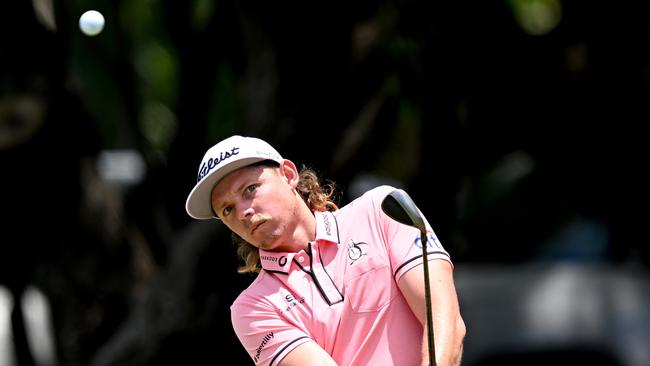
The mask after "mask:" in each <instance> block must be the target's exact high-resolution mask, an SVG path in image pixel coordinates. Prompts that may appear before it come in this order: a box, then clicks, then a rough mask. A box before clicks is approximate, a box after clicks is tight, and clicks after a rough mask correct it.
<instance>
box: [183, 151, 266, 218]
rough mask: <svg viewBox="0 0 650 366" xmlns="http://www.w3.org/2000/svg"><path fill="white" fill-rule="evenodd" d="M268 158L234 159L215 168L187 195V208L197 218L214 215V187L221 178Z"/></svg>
mask: <svg viewBox="0 0 650 366" xmlns="http://www.w3.org/2000/svg"><path fill="white" fill-rule="evenodd" d="M262 160H267V159H266V158H261V157H258V156H255V157H250V158H243V159H239V160H235V161H232V162H230V163H228V164H226V165H224V166H222V167H220V168H219V169H216V170H214V171H213V172H212V173H210V174H208V175H207V176H206V177H204V178H203V179H201V181H200V182H198V183H197V184H196V186H194V189H192V191H191V192H190V194H189V196H187V201H186V202H185V210H186V211H187V213H188V214H189V215H190V216H192V217H193V218H195V219H199V220H205V219H211V218H213V217H215V216H214V212H213V211H212V189H213V188H214V186H215V185H217V183H219V181H220V180H221V179H223V178H224V177H225V176H226V175H228V174H230V173H232V172H233V171H235V170H237V169H239V168H243V167H245V166H247V165H251V164H255V163H257V162H259V161H262Z"/></svg>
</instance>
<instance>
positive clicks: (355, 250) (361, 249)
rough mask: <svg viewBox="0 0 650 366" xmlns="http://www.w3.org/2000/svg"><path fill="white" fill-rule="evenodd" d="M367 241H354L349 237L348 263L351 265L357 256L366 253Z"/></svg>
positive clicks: (359, 256)
mask: <svg viewBox="0 0 650 366" xmlns="http://www.w3.org/2000/svg"><path fill="white" fill-rule="evenodd" d="M366 245H368V243H364V242H362V241H360V242H358V243H355V242H354V240H352V239H350V243H349V244H348V258H350V265H353V264H354V262H356V261H357V260H358V259H359V258H361V257H363V256H364V255H366V251H367V248H368V247H366Z"/></svg>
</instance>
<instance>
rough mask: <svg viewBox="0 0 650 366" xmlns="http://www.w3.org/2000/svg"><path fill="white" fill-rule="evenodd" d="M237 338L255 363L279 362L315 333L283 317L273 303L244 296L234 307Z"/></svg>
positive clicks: (232, 311)
mask: <svg viewBox="0 0 650 366" xmlns="http://www.w3.org/2000/svg"><path fill="white" fill-rule="evenodd" d="M230 314H231V322H232V325H233V329H234V331H235V334H236V335H237V338H238V339H239V341H240V342H241V344H242V345H243V346H244V348H245V349H246V351H247V352H248V354H249V356H250V357H251V359H252V360H253V362H254V363H255V365H277V364H278V363H279V362H280V361H281V360H282V358H284V357H285V356H286V355H287V354H288V353H289V352H291V351H292V350H293V349H294V348H296V347H297V346H299V345H301V344H303V343H305V342H311V341H312V339H311V337H310V336H309V335H308V334H307V333H306V332H305V331H304V330H303V329H300V328H299V327H297V326H295V325H292V324H291V323H290V322H288V321H287V319H285V318H283V317H282V316H281V315H280V314H279V313H278V312H277V311H276V310H275V308H274V307H273V306H272V305H271V304H270V303H265V302H264V301H263V300H260V299H259V298H256V299H252V298H250V297H249V296H240V297H239V298H238V299H237V300H236V301H235V302H234V303H233V304H232V306H231V307H230Z"/></svg>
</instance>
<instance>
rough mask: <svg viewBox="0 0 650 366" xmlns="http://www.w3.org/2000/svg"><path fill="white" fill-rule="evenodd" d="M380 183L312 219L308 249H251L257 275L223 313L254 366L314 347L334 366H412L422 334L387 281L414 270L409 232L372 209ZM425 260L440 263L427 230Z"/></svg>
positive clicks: (414, 244) (382, 190)
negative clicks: (228, 314) (335, 365)
mask: <svg viewBox="0 0 650 366" xmlns="http://www.w3.org/2000/svg"><path fill="white" fill-rule="evenodd" d="M393 189H394V188H392V187H389V186H380V187H377V188H374V189H372V190H370V191H368V192H367V193H365V194H364V195H363V196H361V197H359V198H357V199H356V200H354V201H352V202H351V203H349V204H348V205H346V206H345V207H343V208H341V209H339V210H337V211H334V212H316V213H315V216H316V240H314V241H313V242H310V243H309V250H306V251H300V252H298V253H275V252H268V251H264V250H260V259H261V263H262V267H263V270H262V271H260V273H259V275H258V276H257V278H256V279H255V280H254V281H253V283H251V285H250V286H249V287H248V288H247V289H245V290H244V291H243V292H242V293H241V294H240V295H239V296H238V297H237V299H236V300H235V301H234V303H233V304H232V306H231V316H232V324H233V327H234V330H235V333H236V334H237V337H238V338H239V340H240V341H241V343H242V345H243V346H244V348H246V350H247V351H248V354H249V355H250V356H251V358H252V359H253V361H254V362H255V364H257V365H277V364H278V363H279V362H280V361H281V360H282V358H283V357H284V356H286V355H287V354H288V353H289V352H290V351H291V350H293V349H294V348H296V347H297V346H299V345H301V344H303V343H305V342H316V343H317V344H318V345H320V346H321V347H322V348H323V349H324V350H325V351H326V352H327V353H329V354H330V355H331V356H332V357H333V358H334V360H335V361H336V362H337V363H338V364H339V365H345V366H351V365H364V366H365V365H399V366H407V365H419V364H420V362H421V348H422V333H423V327H422V325H421V324H420V322H419V321H418V320H417V318H416V317H415V315H413V313H412V312H411V310H410V308H409V306H408V304H407V302H406V299H405V298H404V297H403V296H402V294H401V292H400V291H399V288H398V287H397V282H398V281H399V279H400V278H401V277H402V276H403V275H404V273H406V272H407V271H408V270H410V269H411V268H413V267H414V266H417V265H421V264H422V249H421V245H420V232H419V230H418V229H416V228H413V227H410V226H406V225H402V224H399V223H397V222H396V221H394V220H392V219H391V218H389V217H388V216H386V215H385V214H384V213H383V211H382V210H381V202H382V199H383V198H384V197H385V196H386V195H387V194H388V193H390V192H391V191H392V190H393ZM426 225H427V228H428V232H429V235H428V240H427V243H428V245H427V247H428V259H429V260H437V259H443V260H446V261H449V262H450V263H451V261H450V258H449V254H448V253H447V252H446V251H445V249H444V248H443V247H442V245H441V244H440V242H439V241H438V238H437V237H436V235H435V234H434V232H433V230H431V228H430V226H429V224H428V223H426Z"/></svg>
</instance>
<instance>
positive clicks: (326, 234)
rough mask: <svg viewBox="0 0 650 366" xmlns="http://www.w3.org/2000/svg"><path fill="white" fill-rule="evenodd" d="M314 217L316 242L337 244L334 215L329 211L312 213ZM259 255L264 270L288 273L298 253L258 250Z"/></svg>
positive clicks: (337, 234) (336, 227)
mask: <svg viewBox="0 0 650 366" xmlns="http://www.w3.org/2000/svg"><path fill="white" fill-rule="evenodd" d="M314 217H315V218H316V241H327V242H330V243H334V244H338V243H339V230H338V226H337V224H336V218H335V217H334V215H333V214H332V213H331V212H329V211H326V212H319V211H317V212H314ZM259 254H260V264H261V265H262V268H264V269H265V270H267V271H270V272H283V273H289V269H290V268H291V262H292V261H293V257H294V256H295V255H296V254H298V253H286V252H269V251H266V250H264V249H260V250H259Z"/></svg>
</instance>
